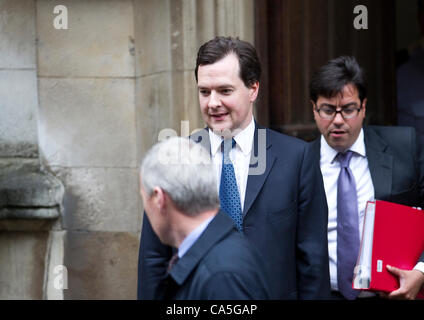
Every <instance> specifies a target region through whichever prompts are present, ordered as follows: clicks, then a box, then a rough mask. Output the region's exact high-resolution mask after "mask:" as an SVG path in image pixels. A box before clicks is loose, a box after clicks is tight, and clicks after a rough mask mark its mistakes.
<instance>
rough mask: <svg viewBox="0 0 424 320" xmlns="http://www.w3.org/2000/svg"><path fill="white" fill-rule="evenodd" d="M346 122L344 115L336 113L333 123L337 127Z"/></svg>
mask: <svg viewBox="0 0 424 320" xmlns="http://www.w3.org/2000/svg"><path fill="white" fill-rule="evenodd" d="M344 122H345V120H344V118H343V116H342V114H341V113H340V112H338V113H336V115H335V116H334V119H333V123H334V124H336V125H342V124H343V123H344Z"/></svg>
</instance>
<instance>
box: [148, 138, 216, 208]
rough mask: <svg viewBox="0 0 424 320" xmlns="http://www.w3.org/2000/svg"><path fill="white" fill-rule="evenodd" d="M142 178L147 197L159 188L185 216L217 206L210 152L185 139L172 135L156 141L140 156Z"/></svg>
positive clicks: (214, 177)
mask: <svg viewBox="0 0 424 320" xmlns="http://www.w3.org/2000/svg"><path fill="white" fill-rule="evenodd" d="M141 178H142V183H143V187H144V189H145V191H146V193H147V194H148V195H149V196H151V195H152V192H153V189H154V188H155V187H160V188H161V189H162V190H163V191H164V192H165V193H166V194H168V195H169V197H170V198H171V200H172V202H173V203H174V205H175V206H176V208H177V209H179V210H180V211H181V212H183V213H185V214H186V215H190V216H194V215H196V214H198V213H201V212H204V211H207V210H213V209H217V208H219V195H218V185H217V178H216V175H215V172H214V167H213V163H212V160H211V157H210V153H209V151H207V150H206V149H205V148H204V147H202V146H201V145H199V144H197V143H194V142H193V141H191V140H189V139H187V138H181V137H172V138H169V139H167V140H164V141H162V142H159V143H157V144H155V145H154V146H153V147H152V148H151V149H150V150H149V151H148V152H147V153H146V155H145V156H144V158H143V161H142V163H141Z"/></svg>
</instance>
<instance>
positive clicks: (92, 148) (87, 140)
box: [39, 78, 137, 168]
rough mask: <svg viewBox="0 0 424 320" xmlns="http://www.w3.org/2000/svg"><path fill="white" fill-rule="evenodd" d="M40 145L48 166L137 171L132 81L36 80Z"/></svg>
mask: <svg viewBox="0 0 424 320" xmlns="http://www.w3.org/2000/svg"><path fill="white" fill-rule="evenodd" d="M39 88H40V111H39V119H40V120H39V140H40V149H41V151H42V156H43V157H44V159H45V160H46V161H47V163H48V164H49V165H50V166H67V167H81V166H84V167H87V166H92V167H133V168H134V167H136V166H137V161H136V136H135V135H136V130H135V112H134V108H135V106H134V80H132V79H47V78H41V79H40V80H39Z"/></svg>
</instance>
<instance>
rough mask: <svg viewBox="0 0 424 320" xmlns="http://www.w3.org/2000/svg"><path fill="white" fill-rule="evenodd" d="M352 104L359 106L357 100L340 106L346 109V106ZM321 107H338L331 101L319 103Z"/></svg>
mask: <svg viewBox="0 0 424 320" xmlns="http://www.w3.org/2000/svg"><path fill="white" fill-rule="evenodd" d="M350 106H356V107H357V106H358V103H356V102H349V103H346V104H344V105H342V106H340V108H342V109H345V108H348V107H350ZM319 107H320V108H322V107H331V108H334V109H337V107H336V106H335V105H332V104H330V103H321V104H320V105H319Z"/></svg>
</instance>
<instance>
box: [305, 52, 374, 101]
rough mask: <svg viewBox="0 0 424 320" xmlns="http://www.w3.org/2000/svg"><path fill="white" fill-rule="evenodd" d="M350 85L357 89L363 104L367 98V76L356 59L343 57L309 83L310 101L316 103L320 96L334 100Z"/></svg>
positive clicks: (319, 72)
mask: <svg viewBox="0 0 424 320" xmlns="http://www.w3.org/2000/svg"><path fill="white" fill-rule="evenodd" d="M348 84H353V85H354V86H355V87H356V89H357V90H358V95H359V100H360V101H361V104H362V101H363V100H364V99H365V98H366V97H367V83H366V76H365V71H364V70H363V69H362V68H361V67H360V66H359V64H358V62H357V61H356V59H355V57H349V56H341V57H338V58H336V59H333V60H330V61H328V62H327V64H325V65H323V66H322V67H321V68H320V69H319V70H318V71H317V72H315V73H314V74H313V76H312V79H311V82H310V83H309V95H310V99H311V100H312V101H313V102H314V103H316V102H317V100H318V97H319V96H323V97H325V98H332V97H334V96H335V95H337V94H338V93H340V92H342V90H343V88H344V87H345V86H346V85H348Z"/></svg>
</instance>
